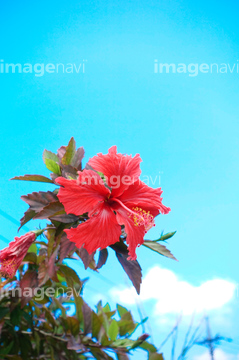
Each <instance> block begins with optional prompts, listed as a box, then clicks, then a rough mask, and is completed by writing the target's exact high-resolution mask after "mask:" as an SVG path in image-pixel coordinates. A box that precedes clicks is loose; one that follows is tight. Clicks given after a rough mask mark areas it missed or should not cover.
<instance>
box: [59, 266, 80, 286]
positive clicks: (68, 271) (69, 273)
mask: <svg viewBox="0 0 239 360" xmlns="http://www.w3.org/2000/svg"><path fill="white" fill-rule="evenodd" d="M59 269H60V271H61V272H62V273H63V275H64V276H65V278H66V279H67V278H71V279H72V280H73V282H76V283H77V284H79V285H81V286H82V282H81V280H80V278H79V276H78V275H77V273H76V272H75V270H73V269H72V268H70V267H69V266H67V265H64V264H60V265H59Z"/></svg>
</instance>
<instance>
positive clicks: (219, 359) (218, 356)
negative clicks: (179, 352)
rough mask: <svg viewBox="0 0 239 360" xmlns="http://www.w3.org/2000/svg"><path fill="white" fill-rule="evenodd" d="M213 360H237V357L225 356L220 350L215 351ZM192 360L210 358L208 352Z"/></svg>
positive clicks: (206, 359)
mask: <svg viewBox="0 0 239 360" xmlns="http://www.w3.org/2000/svg"><path fill="white" fill-rule="evenodd" d="M214 359H215V360H239V355H232V354H227V353H225V352H224V351H222V350H221V349H216V350H215V352H214ZM193 360H211V356H210V355H209V353H208V351H207V352H205V353H203V354H202V355H198V356H194V358H193Z"/></svg>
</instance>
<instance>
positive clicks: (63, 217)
mask: <svg viewBox="0 0 239 360" xmlns="http://www.w3.org/2000/svg"><path fill="white" fill-rule="evenodd" d="M50 220H54V221H59V222H62V223H64V224H70V223H74V222H75V221H77V220H79V217H78V216H76V215H73V214H69V215H67V214H66V212H65V210H63V211H59V212H58V213H55V215H54V216H51V217H50Z"/></svg>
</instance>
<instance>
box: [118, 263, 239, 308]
mask: <svg viewBox="0 0 239 360" xmlns="http://www.w3.org/2000/svg"><path fill="white" fill-rule="evenodd" d="M235 291H236V284H235V283H233V282H230V281H228V280H223V279H219V278H218V279H213V280H208V281H206V282H204V283H202V284H201V285H200V286H195V285H193V284H191V283H189V282H187V281H185V280H181V279H180V278H179V277H178V276H177V275H176V274H175V273H174V272H173V271H171V270H168V269H163V268H161V267H159V266H158V265H157V266H154V267H153V268H151V269H150V270H149V271H148V273H147V275H146V276H145V277H144V279H143V283H142V287H141V294H140V299H141V300H142V301H147V300H155V302H156V306H155V311H156V313H157V314H158V315H163V314H165V315H166V314H168V315H170V314H178V313H180V312H183V314H184V315H191V314H193V313H194V312H195V311H196V312H197V313H203V312H204V311H210V310H215V309H221V308H222V307H223V306H224V305H226V304H228V303H229V302H230V300H232V298H233V296H234V294H235ZM111 295H112V296H113V297H114V298H115V299H117V301H119V302H121V303H125V304H134V303H135V298H136V297H137V295H136V293H135V290H134V289H133V288H132V287H131V288H125V287H123V288H122V289H119V288H113V289H112V290H111Z"/></svg>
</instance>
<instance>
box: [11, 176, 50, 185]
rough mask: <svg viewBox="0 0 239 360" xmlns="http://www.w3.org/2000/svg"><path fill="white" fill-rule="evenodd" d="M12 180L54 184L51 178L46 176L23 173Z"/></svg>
mask: <svg viewBox="0 0 239 360" xmlns="http://www.w3.org/2000/svg"><path fill="white" fill-rule="evenodd" d="M10 180H24V181H38V182H45V183H51V184H53V181H52V180H51V179H48V178H47V177H46V176H42V175H23V176H15V177H14V178H12V179H10Z"/></svg>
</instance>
